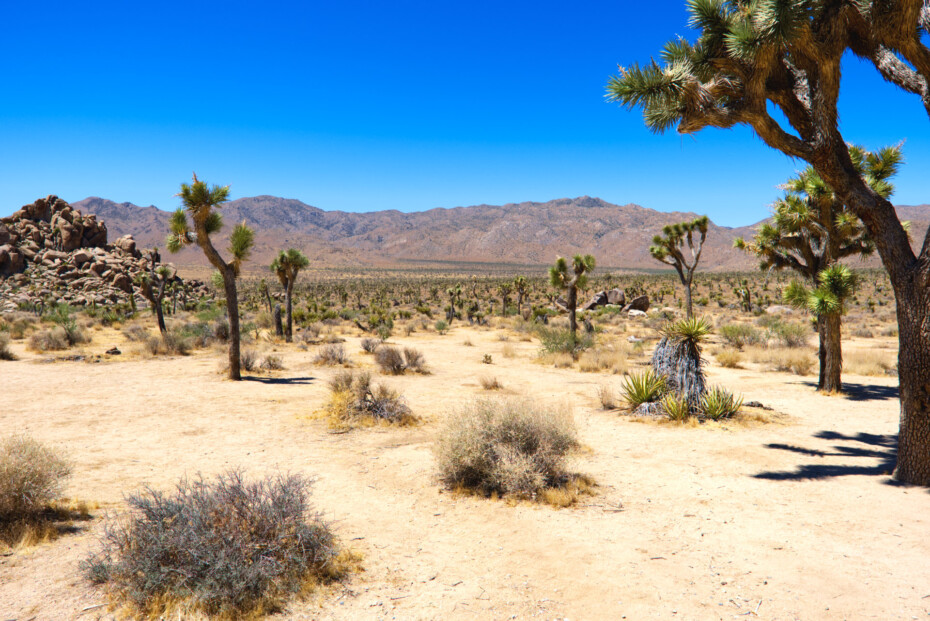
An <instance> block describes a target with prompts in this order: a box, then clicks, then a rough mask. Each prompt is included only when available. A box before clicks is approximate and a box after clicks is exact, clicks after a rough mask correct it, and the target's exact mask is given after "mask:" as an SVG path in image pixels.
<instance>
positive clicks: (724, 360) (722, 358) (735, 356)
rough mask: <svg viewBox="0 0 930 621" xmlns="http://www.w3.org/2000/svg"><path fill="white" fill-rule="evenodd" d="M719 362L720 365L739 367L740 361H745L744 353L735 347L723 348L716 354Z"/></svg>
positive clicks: (732, 367) (729, 367)
mask: <svg viewBox="0 0 930 621" xmlns="http://www.w3.org/2000/svg"><path fill="white" fill-rule="evenodd" d="M716 358H717V362H719V363H720V366H722V367H724V368H727V369H739V368H742V367H740V363H741V362H742V361H743V354H741V353H740V352H739V351H738V350H735V349H723V350H721V351H719V352H717V355H716Z"/></svg>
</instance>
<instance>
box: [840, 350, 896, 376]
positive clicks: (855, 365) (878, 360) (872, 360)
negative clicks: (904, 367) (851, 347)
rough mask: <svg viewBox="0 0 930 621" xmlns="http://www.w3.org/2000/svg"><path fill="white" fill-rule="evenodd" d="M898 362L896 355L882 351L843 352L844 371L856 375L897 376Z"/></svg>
mask: <svg viewBox="0 0 930 621" xmlns="http://www.w3.org/2000/svg"><path fill="white" fill-rule="evenodd" d="M897 369H898V362H897V360H896V359H895V356H894V354H891V353H886V352H882V351H874V350H872V351H868V350H857V351H845V352H843V371H844V372H845V373H853V374H855V375H872V376H877V375H895V374H896V373H897Z"/></svg>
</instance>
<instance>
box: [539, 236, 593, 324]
mask: <svg viewBox="0 0 930 621" xmlns="http://www.w3.org/2000/svg"><path fill="white" fill-rule="evenodd" d="M593 271H594V257H592V256H591V255H590V254H586V255H584V256H581V255H580V254H576V255H575V256H574V258H572V263H571V265H569V264H568V261H567V260H566V259H565V257H559V258H558V259H556V261H555V265H553V266H552V267H550V268H549V282H550V283H551V284H552V286H553V287H555V288H556V289H560V290H562V291H566V292H567V294H568V326H569V329H570V330H571V333H572V341H575V333H576V332H577V331H578V322H577V321H576V320H575V310H576V309H577V307H578V289H583V288H584V287H585V285H586V284H587V282H588V274H590V273H591V272H593Z"/></svg>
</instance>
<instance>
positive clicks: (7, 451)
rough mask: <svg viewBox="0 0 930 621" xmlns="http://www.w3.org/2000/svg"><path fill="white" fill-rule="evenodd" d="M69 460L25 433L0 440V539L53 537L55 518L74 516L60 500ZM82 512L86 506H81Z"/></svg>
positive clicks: (10, 541) (30, 541) (26, 540)
mask: <svg viewBox="0 0 930 621" xmlns="http://www.w3.org/2000/svg"><path fill="white" fill-rule="evenodd" d="M70 475H71V464H70V463H69V462H68V461H67V460H66V459H65V458H63V457H62V456H61V455H59V454H58V453H57V452H55V451H54V450H52V449H51V448H49V447H47V446H45V445H44V444H41V443H39V442H37V441H36V440H33V439H32V438H29V437H27V436H9V437H6V438H4V439H3V440H2V441H0V542H3V543H5V544H7V545H11V546H12V545H30V544H35V543H38V542H39V541H42V540H46V539H51V538H54V536H56V535H57V534H58V532H59V531H60V528H59V526H58V525H57V523H58V522H62V521H70V520H72V519H75V517H74V516H72V515H71V513H72V511H71V510H70V509H69V508H67V507H60V506H58V505H56V504H55V503H56V502H57V501H59V500H60V498H61V493H62V491H63V490H64V485H65V481H66V480H67V479H68V477H69V476H70ZM82 513H83V515H85V516H86V508H82Z"/></svg>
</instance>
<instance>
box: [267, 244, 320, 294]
mask: <svg viewBox="0 0 930 621" xmlns="http://www.w3.org/2000/svg"><path fill="white" fill-rule="evenodd" d="M308 265H310V259H308V258H307V257H306V256H305V255H304V253H302V252H301V251H300V250H297V249H296V248H288V249H287V250H282V251H281V252H279V253H278V256H276V257H275V258H274V261H272V262H271V271H272V272H274V273H275V275H276V276H277V277H278V280H280V281H281V285H282V286H284V287H287V286H288V283H292V282H294V281H296V280H297V274H298V273H299V272H300V270H302V269H304V268H305V267H307V266H308Z"/></svg>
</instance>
